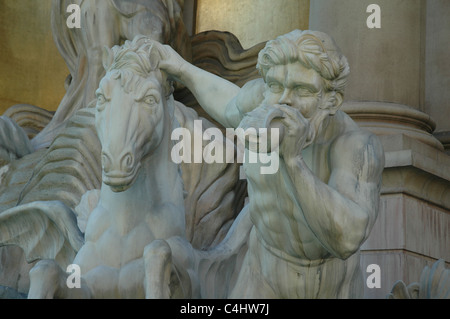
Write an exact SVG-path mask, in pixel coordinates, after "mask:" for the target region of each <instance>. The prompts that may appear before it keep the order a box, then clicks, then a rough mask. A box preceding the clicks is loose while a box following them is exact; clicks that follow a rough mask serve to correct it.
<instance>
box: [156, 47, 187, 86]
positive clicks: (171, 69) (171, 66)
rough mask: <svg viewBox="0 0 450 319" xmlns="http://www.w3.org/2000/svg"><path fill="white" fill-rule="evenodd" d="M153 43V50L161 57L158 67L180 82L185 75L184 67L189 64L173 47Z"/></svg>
mask: <svg viewBox="0 0 450 319" xmlns="http://www.w3.org/2000/svg"><path fill="white" fill-rule="evenodd" d="M150 41H152V49H156V50H157V51H158V53H159V55H160V60H159V65H158V67H159V68H160V69H161V70H163V71H165V72H167V74H168V75H169V77H170V78H171V79H173V80H178V81H179V80H180V77H181V76H182V74H183V71H182V67H183V65H185V64H186V63H187V62H186V61H185V60H184V59H183V58H182V57H181V56H180V55H179V54H178V53H177V52H176V51H175V50H174V49H172V47H171V46H169V45H166V44H162V43H160V42H158V41H154V40H150Z"/></svg>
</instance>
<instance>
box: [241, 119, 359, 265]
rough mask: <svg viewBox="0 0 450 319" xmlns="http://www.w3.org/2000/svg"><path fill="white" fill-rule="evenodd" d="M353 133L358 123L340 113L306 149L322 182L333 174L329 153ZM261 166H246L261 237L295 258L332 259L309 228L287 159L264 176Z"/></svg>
mask: <svg viewBox="0 0 450 319" xmlns="http://www.w3.org/2000/svg"><path fill="white" fill-rule="evenodd" d="M351 130H358V128H357V126H356V124H354V123H353V122H352V121H351V120H350V121H349V120H348V116H347V115H345V114H344V113H342V112H338V114H337V115H336V116H335V117H334V118H332V119H330V121H329V123H328V126H327V128H326V129H325V130H324V131H323V133H322V134H321V135H320V136H318V138H317V140H318V142H316V143H314V144H312V145H311V146H310V147H308V148H306V149H305V150H303V152H302V156H303V159H304V161H305V163H306V164H307V166H308V168H309V169H310V170H311V171H312V173H313V174H314V175H316V176H317V177H318V178H319V179H320V180H321V181H322V182H324V183H328V180H329V178H330V175H331V168H330V167H331V164H330V161H333V159H332V158H330V156H329V154H330V149H331V147H332V146H333V143H334V142H335V141H336V140H337V139H339V137H340V136H342V134H344V133H345V132H348V131H351ZM260 166H261V164H259V163H256V164H250V163H246V164H244V167H245V172H246V175H247V178H248V192H249V199H250V202H249V205H250V214H251V218H252V221H253V223H254V225H255V227H256V229H257V233H258V238H260V239H262V240H263V241H264V244H266V245H268V246H270V247H273V248H275V249H278V250H280V251H283V252H285V253H287V254H289V255H291V256H292V257H295V258H300V259H307V260H317V259H324V258H328V257H330V253H329V252H328V251H327V250H326V249H325V248H324V247H323V245H322V244H321V243H320V241H319V240H318V238H317V237H316V235H315V234H314V233H313V232H312V231H311V229H310V228H309V226H308V223H307V221H306V219H305V217H304V215H303V213H302V206H301V203H300V202H299V201H298V200H297V198H296V195H295V191H294V190H293V189H294V186H293V184H292V180H291V178H290V176H289V174H290V172H289V171H288V169H287V167H286V164H285V162H284V160H283V159H282V158H280V165H279V170H278V171H277V172H276V173H275V174H266V175H262V174H261V173H260Z"/></svg>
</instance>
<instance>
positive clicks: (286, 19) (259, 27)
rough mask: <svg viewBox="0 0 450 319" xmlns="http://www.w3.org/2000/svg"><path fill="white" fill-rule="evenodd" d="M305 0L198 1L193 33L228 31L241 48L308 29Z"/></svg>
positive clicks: (307, 1) (306, 0) (307, 11)
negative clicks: (290, 32)
mask: <svg viewBox="0 0 450 319" xmlns="http://www.w3.org/2000/svg"><path fill="white" fill-rule="evenodd" d="M308 19H309V0H283V1H273V0H245V1H243V0H226V1H223V0H198V1H197V19H196V20H197V21H196V22H197V27H196V31H197V33H199V32H202V31H207V30H218V31H229V32H231V33H233V34H234V35H236V36H237V37H238V39H239V40H240V42H241V44H242V46H243V47H244V48H245V49H248V48H249V47H251V46H253V45H255V44H258V43H260V42H264V41H267V40H271V39H274V38H275V37H277V36H279V35H282V34H284V33H287V32H289V31H292V30H294V29H308V24H309V22H308Z"/></svg>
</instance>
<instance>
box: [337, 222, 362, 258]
mask: <svg viewBox="0 0 450 319" xmlns="http://www.w3.org/2000/svg"><path fill="white" fill-rule="evenodd" d="M368 222H369V218H368V217H364V218H360V219H359V220H358V221H356V222H355V223H354V224H353V225H352V227H350V228H344V229H345V230H344V232H343V233H342V234H341V236H340V238H341V240H339V241H338V243H339V245H338V248H337V249H336V254H335V256H336V257H338V258H339V259H342V260H345V259H348V258H349V257H351V256H352V255H354V254H355V253H356V252H357V251H358V250H359V249H360V247H361V245H362V244H363V243H364V241H365V240H366V228H367V225H368Z"/></svg>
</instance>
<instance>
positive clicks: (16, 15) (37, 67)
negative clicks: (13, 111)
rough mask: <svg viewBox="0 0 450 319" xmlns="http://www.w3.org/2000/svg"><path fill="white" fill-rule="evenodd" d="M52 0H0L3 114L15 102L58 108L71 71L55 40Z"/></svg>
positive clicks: (52, 108)
mask: <svg viewBox="0 0 450 319" xmlns="http://www.w3.org/2000/svg"><path fill="white" fill-rule="evenodd" d="M50 6H51V0H39V1H36V0H0V21H1V23H0V39H1V45H0V115H1V114H3V112H4V111H5V110H6V109H7V108H8V107H10V106H12V105H14V104H20V103H27V104H34V105H37V106H40V107H43V108H46V109H48V110H56V108H57V106H58V105H59V102H60V100H61V99H62V97H63V96H64V93H65V90H64V80H65V78H66V76H67V74H68V73H69V71H68V70H67V67H66V65H65V63H64V61H63V59H62V57H61V56H60V55H59V53H58V50H57V49H56V46H55V44H54V42H53V38H52V33H51V28H50V12H51V11H50Z"/></svg>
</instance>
